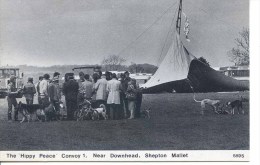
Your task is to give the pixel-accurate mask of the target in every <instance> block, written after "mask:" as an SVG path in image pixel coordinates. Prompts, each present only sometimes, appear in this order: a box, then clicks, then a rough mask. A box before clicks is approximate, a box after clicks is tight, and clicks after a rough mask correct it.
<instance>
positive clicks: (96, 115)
mask: <svg viewBox="0 0 260 165" xmlns="http://www.w3.org/2000/svg"><path fill="white" fill-rule="evenodd" d="M93 110H94V111H93V113H92V120H99V119H100V116H101V117H102V118H103V119H105V120H107V119H108V116H107V111H106V106H105V105H104V104H100V105H99V108H94V109H93Z"/></svg>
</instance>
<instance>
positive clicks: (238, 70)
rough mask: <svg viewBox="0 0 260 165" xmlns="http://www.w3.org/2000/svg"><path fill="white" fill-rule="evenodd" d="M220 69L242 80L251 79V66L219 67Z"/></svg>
mask: <svg viewBox="0 0 260 165" xmlns="http://www.w3.org/2000/svg"><path fill="white" fill-rule="evenodd" d="M218 71H220V72H222V73H223V74H225V75H226V76H229V77H232V78H234V79H237V80H240V81H249V72H250V71H249V66H226V67H219V69H218Z"/></svg>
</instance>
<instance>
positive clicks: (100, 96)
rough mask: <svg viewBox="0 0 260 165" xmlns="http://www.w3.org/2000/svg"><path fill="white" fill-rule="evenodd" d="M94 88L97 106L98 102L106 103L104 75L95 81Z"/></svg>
mask: <svg viewBox="0 0 260 165" xmlns="http://www.w3.org/2000/svg"><path fill="white" fill-rule="evenodd" d="M94 90H95V92H96V101H97V106H99V105H100V104H104V105H106V101H107V80H106V76H105V75H102V76H101V79H98V80H97V82H96V83H95V86H94Z"/></svg>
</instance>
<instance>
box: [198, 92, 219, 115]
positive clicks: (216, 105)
mask: <svg viewBox="0 0 260 165" xmlns="http://www.w3.org/2000/svg"><path fill="white" fill-rule="evenodd" d="M193 99H194V101H195V102H197V103H200V106H201V114H202V115H204V110H205V108H206V105H210V106H211V107H212V108H213V110H214V112H215V113H217V114H218V109H219V105H220V100H211V99H203V100H201V101H198V100H196V98H195V94H194V95H193Z"/></svg>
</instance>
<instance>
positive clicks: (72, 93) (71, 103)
mask: <svg viewBox="0 0 260 165" xmlns="http://www.w3.org/2000/svg"><path fill="white" fill-rule="evenodd" d="M78 91H79V84H78V82H77V81H76V80H75V79H74V74H73V73H66V74H65V83H64V85H63V94H64V95H65V100H66V106H67V119H68V120H73V117H74V112H75V111H76V110H77V109H78V104H77V96H78Z"/></svg>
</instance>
